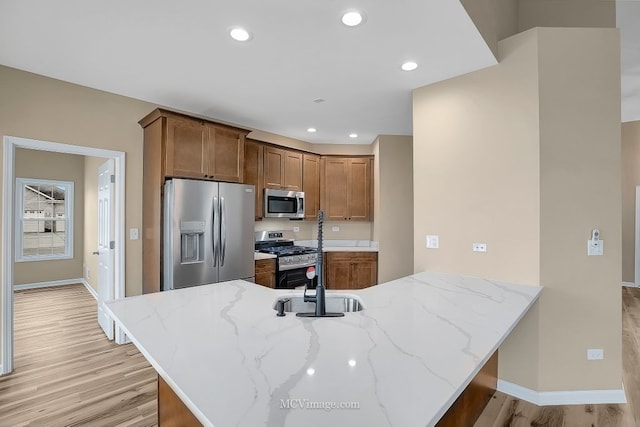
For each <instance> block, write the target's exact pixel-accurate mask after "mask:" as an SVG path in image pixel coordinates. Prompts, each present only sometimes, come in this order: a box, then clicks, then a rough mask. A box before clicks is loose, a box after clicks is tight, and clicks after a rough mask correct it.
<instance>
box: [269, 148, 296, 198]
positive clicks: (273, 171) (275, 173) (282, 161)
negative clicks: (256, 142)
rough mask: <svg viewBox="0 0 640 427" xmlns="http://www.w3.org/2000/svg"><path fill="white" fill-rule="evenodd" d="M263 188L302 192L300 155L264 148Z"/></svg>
mask: <svg viewBox="0 0 640 427" xmlns="http://www.w3.org/2000/svg"><path fill="white" fill-rule="evenodd" d="M264 187H265V188H276V189H281V190H290V191H302V153H300V152H298V151H290V150H285V149H282V148H276V147H272V146H269V145H267V146H265V147H264Z"/></svg>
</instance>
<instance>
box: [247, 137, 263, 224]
mask: <svg viewBox="0 0 640 427" xmlns="http://www.w3.org/2000/svg"><path fill="white" fill-rule="evenodd" d="M263 156H264V153H263V145H262V144H260V143H259V142H258V141H254V140H252V139H247V140H246V141H245V143H244V183H245V184H249V185H253V186H255V187H256V190H255V191H256V219H257V220H260V219H262V212H263V206H262V204H263V203H264V202H263V200H262V197H263V193H264V191H263V190H264V183H263V179H264V176H263V174H264V171H263V167H262V164H263Z"/></svg>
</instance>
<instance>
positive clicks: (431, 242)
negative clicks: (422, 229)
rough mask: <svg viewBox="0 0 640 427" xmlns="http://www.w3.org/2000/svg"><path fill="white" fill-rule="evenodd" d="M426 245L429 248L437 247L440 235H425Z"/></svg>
mask: <svg viewBox="0 0 640 427" xmlns="http://www.w3.org/2000/svg"><path fill="white" fill-rule="evenodd" d="M426 245H427V248H429V249H438V248H439V247H440V236H436V235H433V234H428V235H427V236H426Z"/></svg>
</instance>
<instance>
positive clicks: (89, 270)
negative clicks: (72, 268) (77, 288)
mask: <svg viewBox="0 0 640 427" xmlns="http://www.w3.org/2000/svg"><path fill="white" fill-rule="evenodd" d="M85 276H87V279H91V269H90V268H89V267H87V274H85Z"/></svg>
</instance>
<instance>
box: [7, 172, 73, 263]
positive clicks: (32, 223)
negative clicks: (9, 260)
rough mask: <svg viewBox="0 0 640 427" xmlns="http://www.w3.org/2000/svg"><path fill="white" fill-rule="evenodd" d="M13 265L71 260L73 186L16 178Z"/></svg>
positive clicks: (67, 182)
mask: <svg viewBox="0 0 640 427" xmlns="http://www.w3.org/2000/svg"><path fill="white" fill-rule="evenodd" d="M16 187H17V188H16V199H17V200H16V209H17V211H16V228H17V230H16V261H18V262H21V261H40V260H52V259H68V258H73V182H69V181H52V180H42V179H29V178H16Z"/></svg>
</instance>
